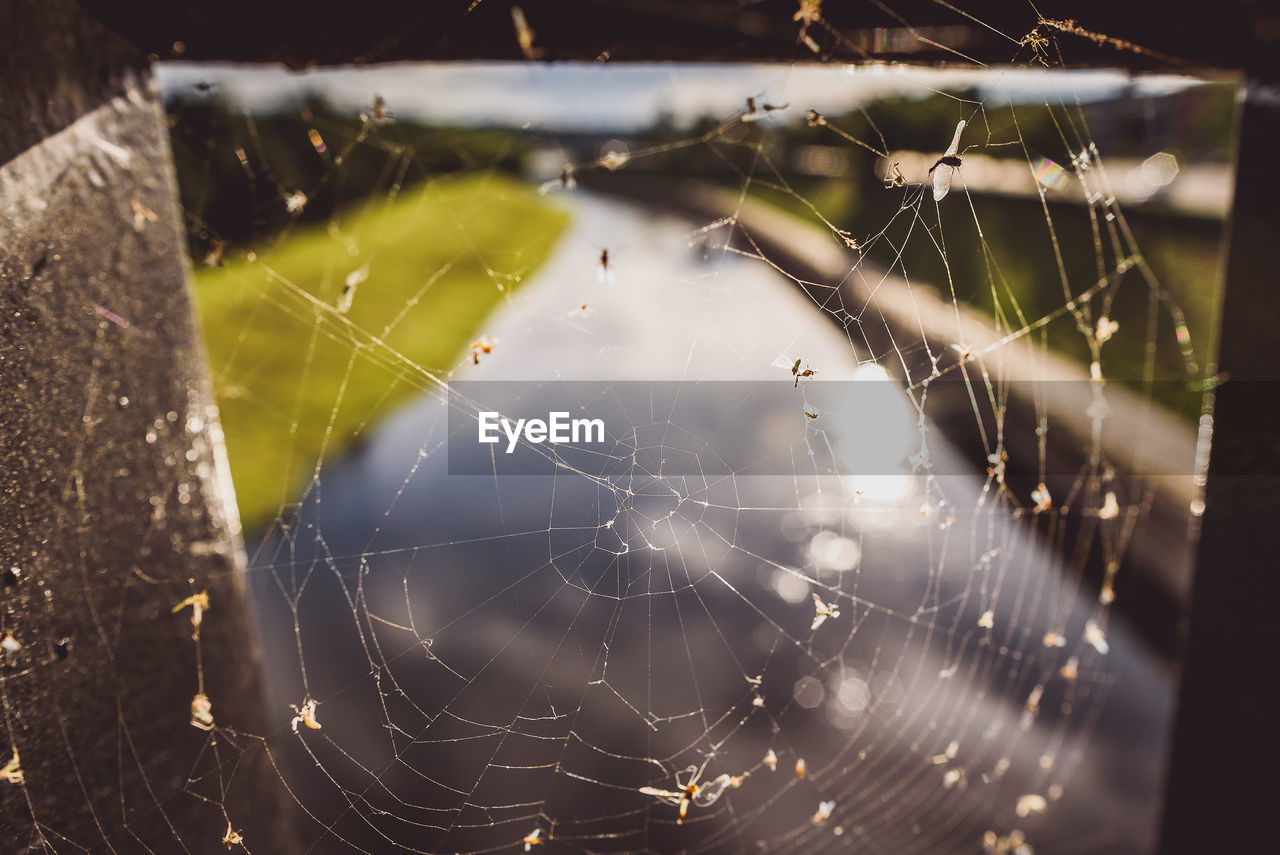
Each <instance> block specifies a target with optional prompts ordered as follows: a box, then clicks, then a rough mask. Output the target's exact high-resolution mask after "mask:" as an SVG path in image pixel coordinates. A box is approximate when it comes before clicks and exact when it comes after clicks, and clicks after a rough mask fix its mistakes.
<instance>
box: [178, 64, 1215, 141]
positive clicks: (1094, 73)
mask: <svg viewBox="0 0 1280 855" xmlns="http://www.w3.org/2000/svg"><path fill="white" fill-rule="evenodd" d="M156 78H157V83H158V85H159V87H160V89H161V91H162V92H163V93H164V95H165V96H166V97H169V96H173V95H177V94H185V95H186V96H187V97H198V96H199V93H198V92H197V90H195V89H194V88H193V87H194V86H195V84H197V83H211V84H213V87H214V88H213V90H211V95H212V94H214V93H220V94H221V95H222V97H224V98H226V99H228V100H229V101H230V102H231V103H233V104H234V105H236V106H238V107H240V108H242V109H248V110H251V111H255V112H257V111H270V110H287V109H290V108H292V107H293V106H295V105H296V104H298V103H299V102H300V101H301V100H303V99H304V98H306V97H307V96H308V95H323V96H324V97H325V98H326V99H327V100H329V101H330V103H331V104H333V105H334V106H335V107H337V108H338V109H341V110H350V111H351V112H352V113H353V114H355V113H358V112H360V111H366V112H367V111H368V109H369V107H370V105H371V104H372V103H373V100H374V97H375V96H381V97H382V98H383V99H384V100H385V101H386V103H387V107H388V109H389V110H391V112H392V113H393V114H394V115H395V116H398V117H401V118H404V119H413V120H417V121H422V122H428V123H442V124H452V125H461V126H473V125H501V126H507V127H522V128H546V129H556V130H561V131H568V130H573V131H587V132H590V131H601V132H609V131H616V132H624V131H636V130H642V129H644V128H647V127H650V126H652V125H653V124H654V122H655V121H656V120H657V119H658V118H659V117H661V116H663V115H667V116H669V117H670V118H671V119H672V120H673V121H674V122H675V124H676V125H677V127H687V126H689V125H691V124H693V123H694V122H696V121H697V120H698V119H699V118H701V117H703V116H708V115H710V116H714V117H717V118H728V117H729V116H732V115H734V114H736V113H740V112H741V111H742V110H743V107H744V105H745V102H746V99H747V98H748V97H756V98H757V101H758V102H764V103H771V104H786V103H790V104H791V106H792V111H791V112H790V113H787V114H786V115H802V113H803V111H804V110H807V109H815V110H818V111H819V112H830V113H840V112H844V111H847V110H849V109H851V108H853V107H855V106H857V105H859V104H863V103H866V102H869V101H873V100H876V99H878V98H884V97H905V98H913V97H920V98H922V97H925V96H927V95H930V94H932V93H933V92H935V91H937V90H944V91H957V90H961V89H965V88H967V87H977V88H978V91H979V92H980V93H981V96H982V97H983V98H984V99H985V100H986V101H987V103H989V104H1005V103H1010V102H1012V103H1015V104H1018V103H1044V102H1045V101H1049V102H1050V103H1057V102H1058V101H1059V100H1062V101H1065V102H1066V103H1068V104H1070V103H1074V102H1076V101H1080V102H1088V101H1097V100H1105V99H1109V98H1114V97H1116V96H1117V95H1118V94H1119V93H1120V92H1121V91H1122V90H1123V89H1124V88H1125V87H1126V86H1130V85H1132V86H1133V87H1134V88H1135V90H1136V91H1137V92H1139V93H1141V94H1144V95H1148V96H1159V95H1164V94H1170V93H1173V92H1177V91H1180V90H1182V89H1185V88H1188V87H1190V86H1195V85H1197V84H1198V83H1199V81H1197V80H1195V79H1193V78H1188V77H1180V76H1175V75H1146V76H1138V77H1133V76H1130V75H1128V74H1126V73H1124V72H1120V71H1114V70H1105V69H1104V70H1092V69H1091V70H1080V71H1059V70H1049V69H1015V68H1010V69H996V70H973V69H955V70H950V69H922V68H914V67H908V66H888V65H879V66H861V67H855V66H843V65H820V64H816V63H799V64H787V65H783V64H776V65H719V64H696V65H692V64H659V63H640V64H625V65H624V64H595V63H527V62H526V63H514V62H511V63H392V64H385V65H376V66H363V67H354V66H339V67H332V68H323V69H313V70H308V71H292V70H289V69H286V68H284V67H283V66H278V65H238V64H230V63H208V64H206V63H187V62H168V63H159V64H157V65H156Z"/></svg>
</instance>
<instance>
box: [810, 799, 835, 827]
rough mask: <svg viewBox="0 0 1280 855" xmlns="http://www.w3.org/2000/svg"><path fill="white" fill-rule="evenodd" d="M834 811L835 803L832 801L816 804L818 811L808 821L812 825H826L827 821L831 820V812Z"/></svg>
mask: <svg viewBox="0 0 1280 855" xmlns="http://www.w3.org/2000/svg"><path fill="white" fill-rule="evenodd" d="M835 809H836V803H835V802H832V801H826V802H818V810H817V812H815V813H814V815H813V816H812V817H810V818H809V821H810V822H812V823H813V824H814V825H826V824H827V820H829V819H831V812H832V811H833V810H835Z"/></svg>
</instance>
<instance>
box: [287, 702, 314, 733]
mask: <svg viewBox="0 0 1280 855" xmlns="http://www.w3.org/2000/svg"><path fill="white" fill-rule="evenodd" d="M289 708H290V709H291V710H293V711H294V713H295V715H294V717H293V720H292V721H291V722H289V724H290V726H291V727H292V728H293V732H294V733H297V732H298V725H300V724H305V725H306V726H307V727H309V728H311V729H312V730H319V729H320V722H318V721H316V702H315V700H314V699H313V698H307V699H306V700H305V701H303V702H302V706H300V707H298V706H294V705H293V704H290V705H289Z"/></svg>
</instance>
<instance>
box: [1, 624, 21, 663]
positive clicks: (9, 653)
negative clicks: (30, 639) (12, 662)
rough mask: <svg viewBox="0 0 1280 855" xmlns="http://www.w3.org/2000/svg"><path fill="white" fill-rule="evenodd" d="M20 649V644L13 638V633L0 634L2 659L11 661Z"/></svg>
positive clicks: (7, 631)
mask: <svg viewBox="0 0 1280 855" xmlns="http://www.w3.org/2000/svg"><path fill="white" fill-rule="evenodd" d="M21 649H22V642H21V641H18V639H16V638H14V637H13V633H12V632H10V631H9V630H7V629H6V630H5V631H4V632H3V633H0V651H4V658H5V659H11V658H12V657H14V656H16V655H17V654H18V651H19V650H21Z"/></svg>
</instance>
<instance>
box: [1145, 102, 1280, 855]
mask: <svg viewBox="0 0 1280 855" xmlns="http://www.w3.org/2000/svg"><path fill="white" fill-rule="evenodd" d="M1239 133H1240V142H1239V149H1238V157H1237V161H1236V168H1237V172H1236V189H1235V201H1234V205H1233V208H1232V214H1231V226H1230V228H1231V238H1230V248H1229V252H1228V256H1227V275H1226V293H1225V296H1224V302H1223V311H1222V333H1221V337H1220V341H1221V345H1220V348H1219V354H1220V355H1219V365H1218V368H1219V370H1220V371H1221V372H1222V374H1223V375H1224V376H1225V383H1224V385H1223V386H1222V387H1221V388H1220V389H1219V390H1218V391H1217V394H1216V396H1215V398H1216V400H1215V403H1214V412H1213V453H1212V457H1211V460H1210V464H1209V473H1208V481H1207V484H1206V487H1205V500H1204V501H1205V513H1204V519H1203V525H1202V529H1201V535H1200V543H1199V549H1198V552H1199V556H1198V561H1197V566H1196V574H1195V583H1194V588H1193V591H1192V599H1191V615H1190V624H1189V634H1188V642H1187V650H1186V656H1185V659H1184V664H1183V671H1182V688H1181V692H1180V695H1179V703H1178V714H1177V722H1176V725H1175V728H1174V737H1173V746H1172V751H1171V755H1170V762H1169V777H1168V789H1167V792H1166V799H1165V814H1164V823H1163V836H1162V843H1161V848H1160V852H1161V853H1163V855H1181V853H1193V852H1194V853H1203V852H1244V851H1249V850H1257V851H1264V850H1266V849H1268V848H1271V847H1272V846H1274V840H1275V817H1274V814H1273V811H1274V809H1275V805H1274V802H1275V794H1276V791H1277V787H1276V784H1275V776H1274V773H1273V772H1272V770H1271V768H1270V764H1269V763H1268V761H1267V757H1268V751H1269V746H1270V744H1271V742H1272V740H1273V739H1274V736H1275V731H1276V722H1277V716H1276V712H1275V708H1274V705H1273V704H1272V703H1271V700H1270V699H1271V698H1272V697H1273V696H1272V694H1271V691H1272V687H1271V685H1270V684H1271V683H1273V682H1274V673H1275V666H1274V654H1275V639H1276V616H1275V610H1276V603H1277V601H1280V573H1278V572H1277V568H1280V559H1277V558H1276V543H1275V540H1274V536H1275V532H1276V521H1277V520H1278V519H1280V397H1278V396H1277V393H1278V392H1280V383H1277V381H1280V359H1278V357H1280V349H1278V348H1280V287H1278V286H1280V282H1278V280H1280V277H1278V276H1277V274H1276V260H1275V252H1276V238H1277V236H1280V207H1278V206H1277V204H1276V200H1277V198H1280V170H1278V169H1277V168H1276V154H1275V151H1276V140H1277V139H1280V86H1276V85H1269V86H1264V85H1257V84H1251V85H1249V86H1248V87H1246V88H1245V90H1244V105H1243V110H1242V113H1241V124H1240V132H1239Z"/></svg>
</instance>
